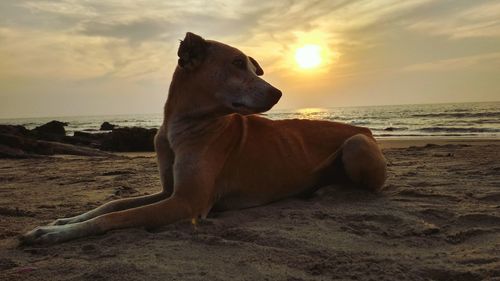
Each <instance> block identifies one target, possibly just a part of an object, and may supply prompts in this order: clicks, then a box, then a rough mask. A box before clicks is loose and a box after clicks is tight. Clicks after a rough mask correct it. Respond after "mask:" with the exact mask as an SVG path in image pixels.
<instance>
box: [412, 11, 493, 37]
mask: <svg viewBox="0 0 500 281" xmlns="http://www.w3.org/2000/svg"><path fill="white" fill-rule="evenodd" d="M470 5H472V2H470ZM453 11H455V10H453ZM498 15H500V3H498V2H496V3H494V2H488V3H485V4H481V5H478V4H477V3H476V4H475V5H473V6H470V7H463V8H462V9H461V10H458V12H453V13H450V14H449V15H447V16H442V17H438V18H431V19H423V20H421V21H419V22H415V23H411V24H410V25H409V26H408V28H409V29H410V30H416V31H420V32H425V33H428V34H432V35H435V36H446V37H449V38H451V39H464V38H476V37H483V38H488V37H490V38H498V37H500V17H499V16H498Z"/></svg>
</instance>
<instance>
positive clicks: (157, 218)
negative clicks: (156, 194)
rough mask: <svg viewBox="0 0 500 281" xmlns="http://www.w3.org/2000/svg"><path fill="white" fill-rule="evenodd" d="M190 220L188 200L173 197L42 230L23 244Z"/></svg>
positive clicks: (42, 242)
mask: <svg viewBox="0 0 500 281" xmlns="http://www.w3.org/2000/svg"><path fill="white" fill-rule="evenodd" d="M192 216H193V208H192V206H191V202H190V200H186V199H185V198H182V197H180V196H172V197H170V198H168V199H165V200H162V201H160V202H157V203H154V204H150V205H146V206H141V207H137V208H133V209H128V210H124V211H119V212H113V213H108V214H105V215H101V216H98V217H95V218H93V219H90V220H87V221H83V222H79V223H73V224H67V225H53V226H41V227H37V228H35V229H34V230H32V231H30V232H28V233H26V234H25V235H23V236H22V237H21V238H20V240H21V242H22V243H23V244H28V245H29V244H53V243H60V242H64V241H68V240H73V239H77V238H80V237H85V236H90V235H96V234H102V233H105V232H107V231H110V230H113V229H122V228H131V227H146V228H154V227H158V226H162V225H166V224H169V223H173V222H176V221H179V220H182V219H189V218H191V217H192Z"/></svg>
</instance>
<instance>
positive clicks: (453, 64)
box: [403, 52, 500, 72]
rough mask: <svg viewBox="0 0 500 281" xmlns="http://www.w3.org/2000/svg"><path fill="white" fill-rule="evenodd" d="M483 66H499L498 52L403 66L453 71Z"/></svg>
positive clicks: (413, 70)
mask: <svg viewBox="0 0 500 281" xmlns="http://www.w3.org/2000/svg"><path fill="white" fill-rule="evenodd" d="M478 66H479V67H481V68H483V69H484V66H488V67H490V68H495V69H498V68H500V52H497V53H489V54H481V55H475V56H466V57H460V58H453V59H445V60H438V61H434V62H427V63H419V64H413V65H409V66H406V67H404V68H403V71H408V72H443V71H444V72H453V71H463V70H470V69H471V68H473V67H478Z"/></svg>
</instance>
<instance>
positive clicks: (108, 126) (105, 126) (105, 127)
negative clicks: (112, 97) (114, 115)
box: [100, 121, 116, 131]
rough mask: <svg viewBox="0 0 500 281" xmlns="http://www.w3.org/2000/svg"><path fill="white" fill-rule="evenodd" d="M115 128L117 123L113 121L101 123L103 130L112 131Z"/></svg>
mask: <svg viewBox="0 0 500 281" xmlns="http://www.w3.org/2000/svg"><path fill="white" fill-rule="evenodd" d="M115 128H116V125H114V124H111V123H109V122H107V121H106V122H104V123H102V124H101V128H100V130H101V131H112V130H114V129H115Z"/></svg>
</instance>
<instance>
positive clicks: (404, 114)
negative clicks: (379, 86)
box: [0, 102, 500, 138]
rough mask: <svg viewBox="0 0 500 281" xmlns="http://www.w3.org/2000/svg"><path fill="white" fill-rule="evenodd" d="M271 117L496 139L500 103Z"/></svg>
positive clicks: (392, 133)
mask: <svg viewBox="0 0 500 281" xmlns="http://www.w3.org/2000/svg"><path fill="white" fill-rule="evenodd" d="M264 115H265V116H266V117H268V118H270V119H292V118H299V119H318V120H331V121H339V122H344V123H347V124H353V125H359V126H364V127H368V128H370V129H372V131H373V133H374V135H375V136H377V137H380V138H386V137H391V138H407V137H412V138H414V137H467V138H500V102H489V103H456V104H423V105H388V106H364V107H336V108H301V109H291V110H272V111H270V112H267V113H266V114H264ZM162 119H163V116H162V114H134V115H112V116H78V117H44V118H22V119H21V118H18V119H0V124H13V125H23V126H25V127H27V128H28V129H33V128H35V127H36V126H40V125H42V124H44V123H47V122H49V121H51V120H59V121H63V122H68V123H69V125H68V126H67V127H66V131H67V132H68V134H69V135H72V134H73V133H74V132H75V131H88V132H99V127H100V125H101V124H102V122H104V121H108V122H110V123H112V124H116V125H118V126H121V127H131V126H138V127H144V128H158V127H159V126H160V124H161V123H162Z"/></svg>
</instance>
